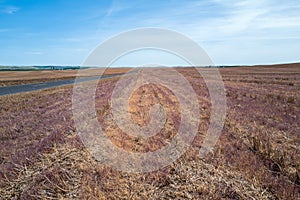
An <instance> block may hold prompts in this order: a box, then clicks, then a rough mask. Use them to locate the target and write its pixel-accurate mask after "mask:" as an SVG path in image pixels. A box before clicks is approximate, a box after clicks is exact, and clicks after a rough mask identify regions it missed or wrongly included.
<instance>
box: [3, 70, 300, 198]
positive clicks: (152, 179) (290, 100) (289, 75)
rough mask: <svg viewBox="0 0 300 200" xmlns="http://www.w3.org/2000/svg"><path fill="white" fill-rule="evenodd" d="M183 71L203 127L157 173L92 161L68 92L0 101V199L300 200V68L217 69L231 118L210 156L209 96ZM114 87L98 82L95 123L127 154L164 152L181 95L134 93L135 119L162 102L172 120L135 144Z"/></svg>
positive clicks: (153, 88) (141, 120)
mask: <svg viewBox="0 0 300 200" xmlns="http://www.w3.org/2000/svg"><path fill="white" fill-rule="evenodd" d="M178 71H179V72H180V73H182V74H183V75H184V76H185V77H186V78H187V80H189V82H190V83H191V85H192V87H193V88H194V90H195V92H196V93H197V95H198V100H199V106H200V116H199V118H200V119H201V124H200V126H199V130H198V134H197V136H196V138H195V140H194V141H193V144H192V146H191V147H190V149H189V150H188V151H187V152H186V153H185V154H184V155H183V156H181V157H180V158H179V159H178V160H177V161H176V162H174V163H173V164H171V165H170V166H167V167H165V168H163V169H160V170H158V171H155V172H151V173H141V174H131V173H124V172H120V171H117V170H115V169H113V168H111V167H109V166H105V165H103V164H101V162H97V161H95V160H94V159H93V157H92V156H91V155H90V153H89V152H88V151H87V149H85V147H84V146H83V144H82V143H81V141H80V139H79V137H78V135H77V133H76V129H75V127H74V122H73V120H72V107H71V106H72V86H65V87H59V88H55V89H47V90H43V91H36V92H31V93H26V94H25V93H24V94H17V95H11V96H3V97H0V140H1V144H0V149H1V152H0V161H1V164H0V196H1V198H3V199H39V198H42V199H62V198H66V199H173V198H174V199H175V198H176V199H299V198H300V157H299V156H300V139H299V133H300V130H299V127H300V124H299V121H300V120H299V113H300V101H299V100H300V95H299V91H300V84H299V80H300V67H299V66H296V67H295V66H284V67H280V66H279V67H278V66H275V67H254V68H250V67H243V68H228V69H220V71H221V74H222V76H223V79H224V81H225V87H226V95H227V106H228V110H227V118H226V123H225V126H224V129H223V131H222V135H221V137H220V139H219V141H218V143H217V144H216V146H215V148H214V149H213V151H212V152H211V153H209V155H207V156H206V157H205V158H204V159H201V158H200V157H199V155H198V150H199V148H200V147H201V144H202V141H203V138H204V137H205V136H206V131H207V127H208V120H209V117H210V103H209V102H210V98H209V94H208V91H207V88H206V86H205V83H204V81H203V79H202V78H201V76H200V75H199V74H198V73H197V71H196V70H195V69H191V68H179V69H178ZM117 80H118V78H112V79H105V80H102V81H101V82H99V84H98V88H97V93H96V102H95V105H96V111H97V117H98V120H99V122H101V123H102V124H103V128H104V130H105V133H106V135H107V136H108V137H110V139H111V140H112V142H113V143H114V144H115V145H116V146H119V147H122V148H124V149H127V150H130V151H137V152H145V151H149V150H155V149H157V148H160V147H161V146H163V145H164V144H165V142H168V140H170V139H171V138H172V137H173V136H174V135H175V134H176V130H178V123H179V118H178V117H177V115H178V110H177V109H176V107H177V101H176V99H175V97H174V96H172V93H170V91H169V90H167V89H166V88H164V87H161V86H157V85H152V84H149V85H145V86H144V87H141V88H139V89H138V90H136V92H135V93H134V94H133V95H132V97H131V101H130V105H129V108H130V112H131V114H132V120H134V121H136V122H137V123H138V124H140V125H144V124H146V123H148V121H149V116H148V115H147V112H148V111H147V110H148V109H149V106H150V105H152V104H153V103H155V102H159V103H161V104H162V105H163V106H164V107H165V108H166V111H167V120H168V123H167V125H166V127H164V129H163V130H162V132H160V133H159V134H157V135H156V136H154V137H153V138H152V139H151V141H149V140H148V141H147V140H143V139H137V138H132V137H129V136H128V135H126V134H125V133H123V132H122V131H121V130H119V129H118V127H117V126H116V124H115V123H114V121H113V118H112V115H111V110H110V104H109V99H110V96H111V92H112V91H113V89H114V86H115V83H116V82H117ZM85 84H91V83H85ZM154 93H155V94H154ZM154 97H155V98H154Z"/></svg>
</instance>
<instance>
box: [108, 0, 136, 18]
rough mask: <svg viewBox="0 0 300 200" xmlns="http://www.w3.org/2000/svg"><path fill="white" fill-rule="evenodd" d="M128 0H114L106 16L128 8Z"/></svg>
mask: <svg viewBox="0 0 300 200" xmlns="http://www.w3.org/2000/svg"><path fill="white" fill-rule="evenodd" d="M130 7H131V6H130V2H128V1H124V0H123V1H122V0H114V1H113V2H112V4H111V6H110V8H109V9H108V10H107V13H106V15H105V16H106V17H110V16H112V15H114V14H116V13H118V12H120V11H122V10H125V9H128V8H130Z"/></svg>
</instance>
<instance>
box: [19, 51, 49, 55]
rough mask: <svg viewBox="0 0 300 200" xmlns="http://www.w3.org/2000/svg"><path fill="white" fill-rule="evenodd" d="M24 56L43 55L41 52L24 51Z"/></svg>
mask: <svg viewBox="0 0 300 200" xmlns="http://www.w3.org/2000/svg"><path fill="white" fill-rule="evenodd" d="M24 54H27V55H43V54H44V53H43V52H41V51H26V52H24Z"/></svg>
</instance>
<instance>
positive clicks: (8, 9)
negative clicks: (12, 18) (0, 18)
mask: <svg viewBox="0 0 300 200" xmlns="http://www.w3.org/2000/svg"><path fill="white" fill-rule="evenodd" d="M19 10H20V8H19V7H16V6H0V13H4V14H14V13H16V12H18V11H19Z"/></svg>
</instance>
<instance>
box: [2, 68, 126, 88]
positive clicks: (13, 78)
mask: <svg viewBox="0 0 300 200" xmlns="http://www.w3.org/2000/svg"><path fill="white" fill-rule="evenodd" d="M128 70H129V68H109V69H107V70H105V71H104V70H103V69H95V68H90V69H83V70H81V71H82V72H81V76H82V77H88V76H98V75H99V74H100V73H103V71H104V73H103V74H106V75H109V74H120V73H125V72H127V71H128ZM77 72H78V70H40V71H0V86H9V85H21V84H30V83H42V82H47V81H55V80H64V79H74V78H76V77H77Z"/></svg>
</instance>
